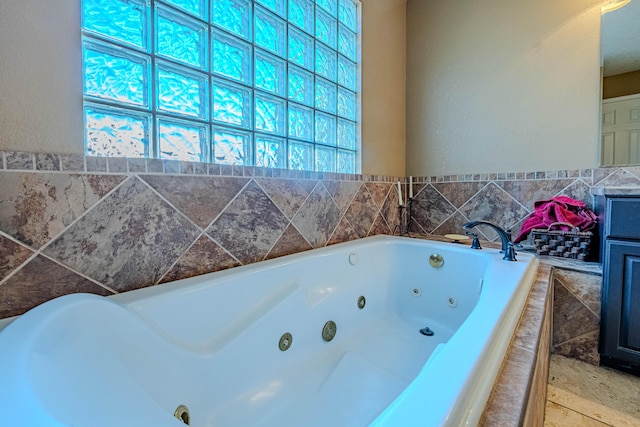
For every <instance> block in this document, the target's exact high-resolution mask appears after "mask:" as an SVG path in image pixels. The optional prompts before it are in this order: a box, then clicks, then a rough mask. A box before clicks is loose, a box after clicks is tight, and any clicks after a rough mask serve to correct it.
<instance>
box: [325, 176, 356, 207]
mask: <svg viewBox="0 0 640 427" xmlns="http://www.w3.org/2000/svg"><path fill="white" fill-rule="evenodd" d="M322 183H323V185H324V186H325V188H326V189H327V191H329V194H331V197H333V200H334V202H335V203H336V205H337V206H338V208H340V213H344V212H346V210H347V209H348V208H349V205H350V204H351V200H353V198H354V197H355V195H356V193H357V192H358V190H360V187H361V186H362V183H360V182H357V181H322Z"/></svg>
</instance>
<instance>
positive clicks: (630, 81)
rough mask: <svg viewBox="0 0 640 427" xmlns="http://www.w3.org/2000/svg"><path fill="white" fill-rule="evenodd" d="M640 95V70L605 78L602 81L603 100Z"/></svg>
mask: <svg viewBox="0 0 640 427" xmlns="http://www.w3.org/2000/svg"><path fill="white" fill-rule="evenodd" d="M636 93H640V70H637V71H631V72H628V73H624V74H617V75H615V76H609V77H605V78H604V79H603V81H602V98H603V99H609V98H616V97H618V96H626V95H634V94H636Z"/></svg>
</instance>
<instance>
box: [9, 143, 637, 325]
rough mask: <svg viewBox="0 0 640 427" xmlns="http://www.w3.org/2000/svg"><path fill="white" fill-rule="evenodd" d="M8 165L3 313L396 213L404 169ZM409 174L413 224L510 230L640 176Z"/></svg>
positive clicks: (601, 172) (165, 277)
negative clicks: (550, 201)
mask: <svg viewBox="0 0 640 427" xmlns="http://www.w3.org/2000/svg"><path fill="white" fill-rule="evenodd" d="M0 162H1V163H0V166H1V167H0V318H3V317H8V316H13V315H16V314H20V313H23V312H24V311H26V310H27V309H29V308H31V307H33V306H35V305H37V304H39V303H41V302H44V301H46V300H48V299H51V298H54V297H56V296H59V295H63V294H67V293H71V292H93V293H97V294H101V295H108V294H111V293H114V292H123V291H127V290H132V289H136V288H140V287H144V286H150V285H154V284H157V283H162V282H166V281H171V280H176V279H179V278H183V277H188V276H193V275H198V274H203V273H206V272H209V271H215V270H220V269H224V268H229V267H233V266H237V265H242V264H247V263H252V262H256V261H260V260H263V259H268V258H273V257H277V256H281V255H286V254H290V253H294V252H300V251H304V250H307V249H311V248H317V247H321V246H325V245H329V244H333V243H338V242H342V241H347V240H352V239H357V238H361V237H365V236H368V235H373V234H381V233H384V234H390V233H392V232H393V230H394V227H395V226H396V225H397V224H398V223H399V215H398V209H397V205H398V195H397V188H396V187H395V185H394V183H395V182H396V181H397V180H398V179H399V178H397V177H386V176H368V175H365V176H363V175H343V174H322V173H315V172H302V171H284V170H277V169H265V168H253V167H238V166H227V165H216V164H201V163H190V162H175V161H162V160H155V159H147V160H145V159H121V158H109V159H107V158H95V157H86V158H85V157H83V156H74V155H56V154H43V153H38V154H33V153H22V152H0ZM414 182H415V184H414V194H415V197H414V203H413V206H412V214H413V219H414V221H413V223H412V231H414V232H420V233H425V234H446V233H460V232H461V231H462V224H463V223H464V222H466V221H468V220H469V219H487V220H491V221H493V222H495V223H497V224H500V225H502V226H505V227H511V228H513V233H514V235H515V234H516V233H517V230H518V229H519V227H520V226H521V224H522V221H523V220H524V219H525V218H526V216H527V215H528V214H529V213H530V212H531V211H532V210H533V202H534V201H535V200H538V199H546V198H549V197H552V196H554V195H557V194H566V195H569V196H571V197H574V198H576V199H580V200H584V201H586V202H588V204H591V197H590V195H589V189H590V187H591V186H593V185H638V186H640V168H625V169H622V168H617V169H588V170H580V171H568V170H565V171H555V172H533V173H524V172H521V173H497V174H482V175H464V176H445V177H421V178H417V180H415V181H414ZM405 200H406V197H405ZM479 231H481V232H484V233H485V236H484V237H486V238H487V239H489V240H495V239H496V237H497V236H495V235H493V234H491V231H490V230H487V229H480V230H479Z"/></svg>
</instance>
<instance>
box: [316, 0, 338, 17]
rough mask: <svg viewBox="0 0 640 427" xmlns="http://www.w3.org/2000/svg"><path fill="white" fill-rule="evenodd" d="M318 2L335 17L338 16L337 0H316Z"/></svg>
mask: <svg viewBox="0 0 640 427" xmlns="http://www.w3.org/2000/svg"><path fill="white" fill-rule="evenodd" d="M316 4H317V5H318V6H320V7H321V8H323V9H324V10H326V11H327V12H329V14H330V15H331V16H333V17H334V18H335V17H336V16H338V6H337V4H336V0H316Z"/></svg>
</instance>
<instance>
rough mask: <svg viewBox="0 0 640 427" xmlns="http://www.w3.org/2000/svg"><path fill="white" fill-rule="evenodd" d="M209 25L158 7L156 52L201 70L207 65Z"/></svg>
mask: <svg viewBox="0 0 640 427" xmlns="http://www.w3.org/2000/svg"><path fill="white" fill-rule="evenodd" d="M207 28H208V27H207V25H206V24H203V23H201V22H199V21H197V20H195V19H191V18H188V17H186V16H185V15H180V14H178V13H175V12H172V11H171V10H169V9H167V8H163V7H161V6H157V7H156V29H155V37H156V53H157V54H158V55H160V56H164V57H167V58H171V59H175V60H176V61H179V62H182V63H185V64H188V65H192V66H194V67H197V68H199V69H201V70H206V66H207V52H206V50H207V48H208V46H207V43H208V36H209V33H208V30H207Z"/></svg>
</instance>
